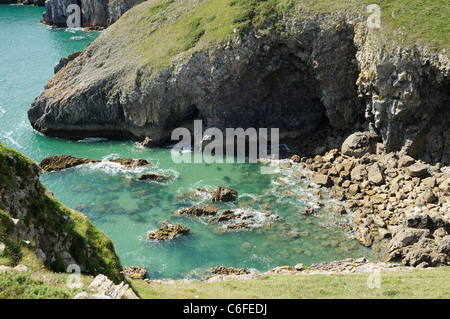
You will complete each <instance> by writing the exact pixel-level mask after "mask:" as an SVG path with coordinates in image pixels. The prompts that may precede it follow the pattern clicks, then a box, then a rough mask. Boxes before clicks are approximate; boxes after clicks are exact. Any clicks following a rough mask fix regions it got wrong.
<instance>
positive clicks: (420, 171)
mask: <svg viewBox="0 0 450 319" xmlns="http://www.w3.org/2000/svg"><path fill="white" fill-rule="evenodd" d="M427 172H428V165H425V164H422V163H415V164H413V165H410V166H408V173H409V175H410V176H411V177H421V176H424V175H425V174H426V173H427Z"/></svg>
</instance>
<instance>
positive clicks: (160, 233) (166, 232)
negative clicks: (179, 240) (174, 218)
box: [147, 219, 190, 240]
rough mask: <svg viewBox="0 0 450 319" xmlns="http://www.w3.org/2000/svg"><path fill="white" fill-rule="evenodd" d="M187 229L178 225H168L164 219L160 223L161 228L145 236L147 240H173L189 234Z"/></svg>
mask: <svg viewBox="0 0 450 319" xmlns="http://www.w3.org/2000/svg"><path fill="white" fill-rule="evenodd" d="M189 230H190V229H189V227H184V226H181V225H179V224H176V225H169V221H168V220H167V219H166V220H165V221H164V222H162V223H161V227H160V228H159V229H157V230H156V231H155V232H150V233H149V234H148V235H147V238H148V239H151V240H165V239H169V240H171V239H174V238H176V237H180V236H182V235H185V234H187V233H188V232H189Z"/></svg>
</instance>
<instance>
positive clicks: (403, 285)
mask: <svg viewBox="0 0 450 319" xmlns="http://www.w3.org/2000/svg"><path fill="white" fill-rule="evenodd" d="M370 275H371V274H370V273H366V274H333V275H318V274H317V275H312V274H310V275H263V276H261V277H258V278H256V279H251V280H236V279H233V280H229V281H224V282H214V283H207V282H194V283H192V284H183V283H182V282H180V281H177V282H176V283H175V284H174V285H171V284H165V285H157V284H152V285H148V284H147V283H144V282H143V281H132V287H133V289H134V290H135V291H136V292H137V293H138V294H139V295H140V296H141V298H146V299H153V298H162V299H166V298H174V299H179V298H183V299H193V298H200V299H202V298H206V299H230V298H238V299H239V298H242V299H268V298H276V299H292V298H295V299H317V298H333V299H340V298H342V299H377V298H381V299H385V298H402V299H409V298H411V299H420V298H430V299H437V298H445V299H448V298H450V294H449V291H450V267H441V268H435V269H415V270H406V271H382V272H381V273H380V286H379V288H376V287H374V288H369V286H368V285H367V281H368V279H369V276H370ZM369 281H370V279H369Z"/></svg>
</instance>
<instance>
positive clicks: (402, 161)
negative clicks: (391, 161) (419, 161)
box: [398, 155, 416, 167]
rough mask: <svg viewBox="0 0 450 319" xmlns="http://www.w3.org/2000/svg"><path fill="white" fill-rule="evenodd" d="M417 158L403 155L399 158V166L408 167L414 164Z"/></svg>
mask: <svg viewBox="0 0 450 319" xmlns="http://www.w3.org/2000/svg"><path fill="white" fill-rule="evenodd" d="M415 162H416V160H415V159H414V158H412V157H411V156H409V155H403V156H401V157H400V158H399V160H398V165H399V167H408V166H411V165H412V164H414V163H415Z"/></svg>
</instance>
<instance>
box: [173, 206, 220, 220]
mask: <svg viewBox="0 0 450 319" xmlns="http://www.w3.org/2000/svg"><path fill="white" fill-rule="evenodd" d="M218 212H219V209H218V208H217V207H216V206H214V205H212V204H210V205H199V206H192V207H190V208H187V209H181V210H179V211H178V212H177V214H179V215H183V214H186V215H191V216H197V217H199V216H211V215H215V214H217V213H218Z"/></svg>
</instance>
